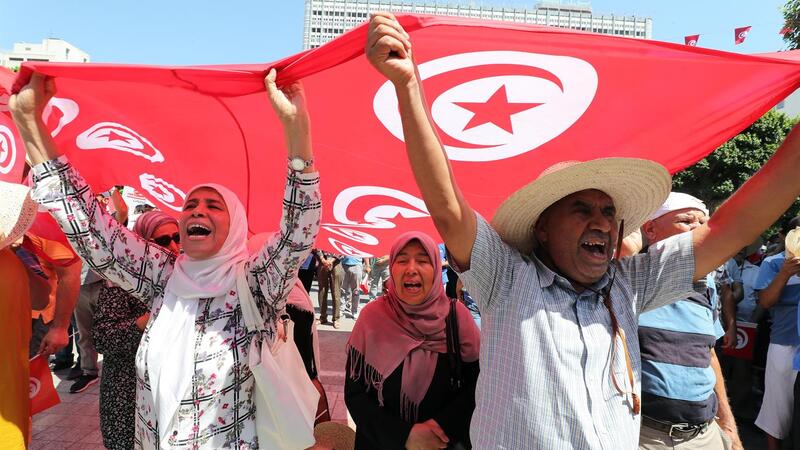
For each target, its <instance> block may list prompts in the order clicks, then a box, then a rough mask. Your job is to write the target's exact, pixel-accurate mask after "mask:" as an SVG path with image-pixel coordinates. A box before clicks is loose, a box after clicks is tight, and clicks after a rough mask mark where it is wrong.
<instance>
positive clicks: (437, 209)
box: [366, 13, 477, 270]
mask: <svg viewBox="0 0 800 450" xmlns="http://www.w3.org/2000/svg"><path fill="white" fill-rule="evenodd" d="M366 53H367V58H368V59H369V61H370V63H371V64H372V65H373V66H375V68H376V69H378V71H379V72H380V73H382V74H383V75H384V76H385V77H386V78H388V79H389V80H390V81H391V82H392V84H394V88H395V92H396V93H397V100H398V104H399V105H398V106H399V110H400V118H401V119H402V122H403V136H404V137H405V142H406V150H407V152H408V160H409V162H410V164H411V170H412V171H413V173H414V178H415V179H416V182H417V186H419V190H420V192H421V193H422V199H423V200H424V201H425V205H426V206H427V208H428V211H429V212H430V214H431V218H432V219H433V223H434V225H435V226H436V229H437V230H438V231H439V234H440V235H441V236H442V239H443V240H444V243H445V245H447V250H448V252H449V255H450V257H451V258H452V259H453V260H454V262H455V263H456V265H458V266H459V268H461V269H462V270H466V269H467V268H469V263H470V255H471V252H472V246H473V244H474V243H475V236H476V232H477V222H476V218H475V212H474V211H473V210H472V208H471V207H470V206H469V204H468V203H467V201H466V199H464V196H463V195H462V194H461V191H460V190H459V188H458V185H457V184H456V180H455V177H454V176H453V172H452V170H451V168H450V163H449V161H448V159H447V155H446V154H445V151H444V148H443V147H442V144H441V142H440V141H439V137H438V136H437V134H436V131H435V129H434V127H433V123H432V120H431V118H430V116H429V115H428V108H427V106H426V104H425V93H424V91H423V89H422V83H421V80H420V79H419V74H418V73H417V70H416V65H415V64H414V60H413V58H412V49H411V42H410V41H409V37H408V34H406V32H405V30H403V27H402V26H400V24H399V23H398V22H397V20H396V19H395V18H394V16H393V15H392V14H389V13H375V14H373V15H372V18H371V20H370V25H369V35H368V37H367V45H366Z"/></svg>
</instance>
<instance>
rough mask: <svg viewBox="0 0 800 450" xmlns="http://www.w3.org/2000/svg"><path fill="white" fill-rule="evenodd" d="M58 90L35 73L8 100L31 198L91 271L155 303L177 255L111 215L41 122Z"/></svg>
mask: <svg viewBox="0 0 800 450" xmlns="http://www.w3.org/2000/svg"><path fill="white" fill-rule="evenodd" d="M54 93H55V85H54V83H53V81H52V79H45V78H44V77H43V76H41V75H39V74H36V73H34V74H33V75H32V76H31V80H30V82H29V83H28V84H27V85H26V86H25V87H23V88H22V89H21V90H20V91H19V93H18V94H15V95H12V96H11V98H10V99H9V107H10V109H11V112H12V115H13V117H14V123H15V124H16V125H17V129H18V130H19V133H20V137H21V138H22V142H23V143H24V146H25V151H26V152H27V156H28V160H29V161H30V162H31V164H33V169H32V175H33V181H34V186H33V189H32V190H31V198H33V199H34V200H35V201H36V202H38V203H40V204H42V205H44V206H45V207H46V208H47V209H48V210H49V211H50V214H52V216H53V217H54V218H55V219H56V221H57V222H58V224H59V225H60V226H61V229H62V230H64V234H65V235H66V237H67V239H68V240H69V242H70V244H71V245H72V247H73V248H74V249H75V251H76V252H77V253H78V254H79V256H80V257H81V259H82V260H83V261H84V263H86V264H87V265H88V267H89V268H90V269H92V270H94V271H95V272H97V273H99V274H101V275H102V276H104V277H105V278H107V279H109V280H111V281H112V282H113V283H115V284H117V285H118V286H120V287H121V288H123V289H125V290H126V291H127V292H129V293H131V294H133V295H136V296H137V297H139V298H140V299H142V300H144V301H145V302H152V300H153V298H154V297H155V296H156V295H157V294H158V293H159V292H160V291H161V290H162V289H163V287H164V284H165V283H166V277H167V276H168V275H169V274H170V273H171V272H172V267H173V263H174V255H172V254H171V253H169V252H168V251H166V250H164V249H162V248H161V247H158V246H157V245H151V244H149V243H147V242H146V241H145V240H143V239H141V238H139V237H138V236H136V235H135V234H133V233H132V232H130V231H128V229H126V228H125V227H124V226H122V225H120V224H119V223H118V222H117V221H116V220H115V219H114V218H112V217H111V216H110V215H109V214H108V213H107V212H106V211H105V208H103V207H102V206H101V205H100V204H99V203H98V202H97V200H96V199H95V196H94V194H93V193H92V191H91V189H89V187H88V186H87V183H86V181H85V180H84V179H83V178H82V177H81V176H80V174H79V173H78V172H77V171H76V170H75V168H74V167H72V166H71V165H70V164H69V162H68V161H67V159H66V157H64V156H63V154H62V152H61V151H60V150H59V148H58V147H56V145H55V143H54V142H53V139H52V137H51V136H50V132H49V131H48V130H47V127H46V126H45V124H44V122H43V121H42V111H43V110H44V107H45V105H46V104H47V102H48V101H49V100H50V98H51V97H52V96H53V94H54Z"/></svg>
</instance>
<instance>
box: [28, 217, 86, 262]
mask: <svg viewBox="0 0 800 450" xmlns="http://www.w3.org/2000/svg"><path fill="white" fill-rule="evenodd" d="M28 233H30V234H33V235H36V236H39V237H41V238H45V239H49V240H51V241H56V242H59V243H61V244H64V246H65V247H67V248H68V249H70V250H72V253H73V254H75V259H74V260H70V261H69V262H63V261H62V262H58V261H53V260H51V259H50V258H49V257H48V256H47V255H39V256H40V257H42V256H44V258H45V259H46V260H48V261H49V262H51V263H53V264H56V265H60V266H64V267H66V266H70V265H72V264H73V263H74V262H75V260H77V259H78V254H77V253H75V250H74V249H73V248H72V244H70V243H69V241H68V240H67V237H66V236H65V235H64V232H63V231H61V227H60V226H58V222H56V220H55V219H53V216H51V215H50V213H47V212H40V213H37V214H36V219H34V221H33V224H32V225H31V227H30V228H29V229H28ZM35 251H36V253H37V255H38V254H39V253H41V251H40V250H35Z"/></svg>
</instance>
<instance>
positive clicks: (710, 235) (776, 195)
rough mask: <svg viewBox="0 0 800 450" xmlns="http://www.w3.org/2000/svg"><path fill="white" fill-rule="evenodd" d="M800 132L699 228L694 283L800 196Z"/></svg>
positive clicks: (755, 234) (772, 220)
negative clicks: (799, 174)
mask: <svg viewBox="0 0 800 450" xmlns="http://www.w3.org/2000/svg"><path fill="white" fill-rule="evenodd" d="M798 173H800V130H798V126H795V127H794V129H793V130H792V131H791V133H789V135H788V136H787V137H786V139H785V140H784V141H783V144H782V145H781V146H780V148H778V150H777V151H776V152H775V154H774V155H773V156H772V158H770V160H769V161H767V163H766V164H764V167H762V168H761V170H759V171H758V172H756V174H755V175H753V176H752V177H751V178H750V179H749V180H748V181H747V182H746V183H745V184H744V185H742V187H740V188H739V189H738V190H737V191H736V192H735V193H734V194H733V196H731V198H729V199H728V200H727V201H726V202H725V203H723V204H722V206H720V207H719V209H717V211H716V212H715V213H714V215H713V216H711V219H710V220H709V221H708V223H706V224H705V225H703V226H701V227H698V228H695V229H694V230H693V231H692V233H693V234H694V255H695V272H694V279H695V280H698V279H700V278H702V277H704V276H705V275H706V274H707V273H709V272H711V271H712V270H714V269H715V268H716V267H718V266H719V265H720V264H722V263H723V262H724V261H725V260H726V259H728V258H730V257H731V256H732V255H733V254H734V253H736V252H737V251H739V250H740V249H741V248H742V247H744V246H746V245H748V244H750V243H751V242H753V240H754V239H755V238H756V237H757V236H758V235H759V234H761V233H762V232H763V231H764V230H766V229H767V228H768V227H769V226H770V225H772V224H773V223H774V222H775V221H776V220H777V219H778V217H780V215H781V214H783V213H784V211H786V209H787V208H789V206H790V205H791V204H792V202H794V200H795V199H796V198H797V196H798V194H800V177H799V176H797V174H798Z"/></svg>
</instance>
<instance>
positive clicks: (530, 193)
mask: <svg viewBox="0 0 800 450" xmlns="http://www.w3.org/2000/svg"><path fill="white" fill-rule="evenodd" d="M671 188H672V177H671V176H670V174H669V172H667V169H665V168H664V166H662V165H661V164H658V163H656V162H653V161H649V160H646V159H638V158H600V159H595V160H591V161H586V162H580V163H575V164H573V165H570V166H566V167H564V168H561V169H559V170H557V171H553V172H551V173H545V174H544V175H541V176H540V177H538V178H537V179H536V180H534V181H532V182H530V183H528V184H527V185H525V186H523V187H522V188H520V189H519V190H518V191H516V192H514V193H513V194H511V196H509V197H508V199H506V200H505V201H504V202H503V203H502V204H501V205H500V207H499V208H497V211H496V212H495V215H494V218H493V219H492V226H493V227H494V229H495V230H497V233H498V234H499V235H500V237H501V238H502V239H503V241H505V242H506V243H507V244H508V245H510V246H512V247H514V248H516V249H517V250H519V252H520V253H522V254H523V255H528V254H530V253H531V252H532V251H533V248H534V239H533V233H532V231H531V230H532V226H533V224H535V223H536V221H537V220H538V219H539V215H541V214H542V212H543V211H544V210H545V209H547V207H549V206H550V205H552V204H553V203H555V202H557V201H559V200H561V199H562V198H564V197H566V196H568V195H570V194H573V193H575V192H580V191H583V190H587V189H597V190H599V191H603V192H605V193H606V194H607V195H608V196H609V197H611V199H612V200H613V201H614V206H615V207H616V210H617V220H618V221H621V220H624V221H625V230H627V231H633V230H636V229H638V228H639V227H641V226H642V224H644V223H645V222H646V221H647V219H648V217H650V215H651V214H652V213H653V212H654V211H655V210H656V209H658V207H659V206H661V204H663V203H664V200H666V198H667V195H669V192H670V189H671Z"/></svg>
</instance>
